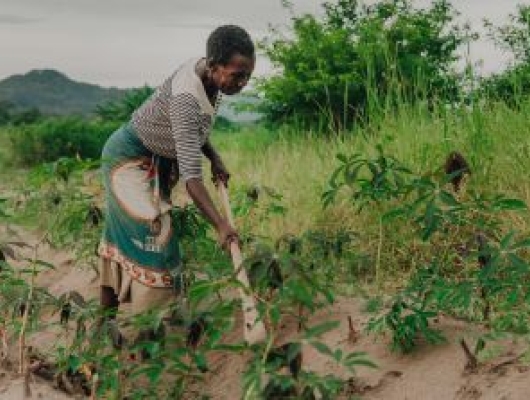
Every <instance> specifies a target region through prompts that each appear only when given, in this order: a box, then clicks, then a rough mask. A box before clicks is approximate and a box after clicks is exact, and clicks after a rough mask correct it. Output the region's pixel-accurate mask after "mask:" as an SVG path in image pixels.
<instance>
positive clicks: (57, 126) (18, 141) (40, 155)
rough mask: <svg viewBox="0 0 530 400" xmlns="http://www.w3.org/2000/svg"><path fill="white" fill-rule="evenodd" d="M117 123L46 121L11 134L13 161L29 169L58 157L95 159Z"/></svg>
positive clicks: (70, 120) (73, 119)
mask: <svg viewBox="0 0 530 400" xmlns="http://www.w3.org/2000/svg"><path fill="white" fill-rule="evenodd" d="M118 126H119V124H118V123H117V122H106V123H101V122H95V121H87V120H84V119H82V118H80V117H64V118H49V119H45V120H42V121H40V122H37V123H35V124H31V125H23V126H20V127H18V128H17V129H13V130H11V133H10V140H11V144H12V151H13V159H14V161H15V162H17V163H18V164H21V165H24V166H33V165H37V164H39V163H42V162H49V161H55V160H57V159H58V158H61V157H76V156H79V157H81V158H99V157H100V154H101V149H102V147H103V145H104V143H105V141H106V139H107V138H108V137H109V135H110V134H111V133H112V132H113V131H114V130H115V129H116V128H117V127H118Z"/></svg>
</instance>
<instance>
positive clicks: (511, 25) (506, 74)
mask: <svg viewBox="0 0 530 400" xmlns="http://www.w3.org/2000/svg"><path fill="white" fill-rule="evenodd" d="M486 27H487V28H488V29H489V36H490V38H491V39H492V40H493V41H494V42H495V44H496V45H497V47H499V48H500V49H502V50H504V51H506V52H508V53H509V54H511V55H512V56H513V64H512V65H511V66H510V67H509V68H508V69H506V70H505V71H503V72H501V73H499V74H495V75H493V76H491V77H490V78H487V79H485V80H484V81H483V85H482V88H483V90H484V91H485V92H486V93H487V94H488V95H489V96H490V97H492V98H495V99H498V100H502V101H505V102H507V103H508V104H511V105H514V104H517V103H518V99H520V98H521V97H522V96H527V95H528V94H529V93H530V6H528V5H519V6H518V8H517V12H516V13H515V14H512V15H510V18H509V22H508V23H506V24H504V25H501V26H495V25H493V24H492V23H491V22H486Z"/></svg>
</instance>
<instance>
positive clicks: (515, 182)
mask: <svg viewBox="0 0 530 400" xmlns="http://www.w3.org/2000/svg"><path fill="white" fill-rule="evenodd" d="M529 116H530V102H529V101H525V102H522V103H521V106H520V107H519V108H518V109H517V110H515V109H512V108H509V107H507V106H506V105H504V104H503V103H485V104H480V105H476V106H475V107H472V106H462V107H438V108H437V109H435V110H429V108H428V107H427V106H426V105H421V104H417V105H414V106H401V107H399V109H398V111H397V112H396V113H386V114H383V115H382V117H381V119H380V120H378V121H377V124H370V125H366V126H360V125H359V126H358V127H356V128H355V129H354V130H353V131H351V132H345V133H342V134H340V135H336V136H333V137H322V136H320V135H318V134H316V133H312V132H299V131H293V130H292V129H290V128H289V127H283V128H281V129H279V130H278V131H275V132H269V131H266V130H263V129H253V130H246V131H242V132H238V133H230V134H219V135H215V134H214V135H213V141H214V143H215V145H216V146H217V147H218V149H219V152H220V153H221V154H222V156H223V158H224V160H225V163H226V164H227V166H228V168H229V169H230V171H231V173H232V190H235V191H237V189H239V188H245V187H249V186H251V185H258V186H268V187H271V188H274V189H275V190H277V191H278V192H279V193H280V194H282V195H283V196H284V198H283V202H284V205H285V207H286V208H287V210H288V211H287V213H286V214H285V215H277V216H272V217H271V218H270V219H268V220H266V221H261V220H260V221H259V222H258V221H256V224H255V226H253V228H252V229H253V233H255V234H259V235H263V236H267V237H270V238H273V239H277V238H279V237H280V236H282V235H285V234H287V233H289V234H294V235H298V234H302V233H304V232H306V231H308V230H324V231H336V230H338V229H348V230H352V231H355V232H357V233H358V234H359V243H358V244H359V251H360V252H362V253H363V254H365V255H367V257H368V259H369V260H371V261H369V263H370V264H373V263H375V259H376V258H377V252H378V245H379V242H380V241H381V240H383V241H384V245H383V254H382V255H381V264H382V273H383V275H382V276H383V279H386V280H387V281H392V282H394V283H395V278H396V276H403V278H404V279H405V276H406V272H410V271H412V270H413V269H414V267H415V264H414V263H416V262H418V260H417V259H413V258H414V257H411V255H410V254H408V253H406V250H405V249H406V248H407V247H408V246H405V244H406V241H408V240H409V239H410V240H412V239H411V238H412V237H413V235H412V233H411V232H407V231H406V229H407V228H406V227H400V228H399V229H398V228H396V227H392V226H389V227H385V228H384V232H383V238H381V236H380V235H381V232H380V230H379V219H380V215H379V214H378V213H379V212H380V211H378V210H377V209H376V208H373V209H365V210H363V212H362V213H358V212H356V207H355V205H354V204H353V203H352V201H351V200H350V199H349V198H348V196H346V195H345V196H343V197H341V198H339V199H338V201H336V202H335V203H334V204H333V205H332V206H331V207H329V208H326V209H324V208H323V206H322V201H321V195H322V193H323V192H324V190H325V188H326V186H327V184H328V180H329V178H330V177H331V175H332V173H333V171H334V170H335V169H336V168H337V166H338V164H339V163H338V160H337V159H336V155H337V153H345V154H353V153H361V154H364V155H366V156H367V157H370V156H373V155H374V154H375V146H376V145H377V144H381V145H382V146H383V148H384V149H385V153H386V154H388V155H391V156H393V157H396V158H397V159H399V160H400V161H401V162H402V163H404V164H405V165H407V166H409V167H411V169H412V170H413V171H414V172H416V173H418V174H431V173H434V172H436V171H439V170H440V169H441V168H442V167H443V165H444V163H445V159H446V157H447V156H448V154H449V153H450V152H451V151H459V152H460V153H462V154H463V155H464V157H466V159H467V160H468V161H469V163H470V166H471V172H472V175H471V177H470V179H469V181H468V185H467V186H468V189H469V190H475V191H477V192H480V193H484V194H503V195H505V196H507V197H511V198H519V199H521V200H523V201H525V202H526V203H527V204H529V205H530V179H529V173H528V171H529V170H530V157H529V155H530V135H529V134H528V133H529V130H530V123H529V121H530V120H529ZM374 126H377V128H374ZM510 219H511V220H510V221H507V225H508V226H511V227H513V228H515V229H517V230H518V231H520V232H522V233H523V234H528V233H530V219H529V216H528V214H520V213H517V214H516V213H514V214H513V215H510ZM403 229H405V231H403ZM400 243H401V244H402V246H401V245H400ZM418 245H419V246H421V244H418ZM420 259H421V258H420ZM403 273H405V275H403Z"/></svg>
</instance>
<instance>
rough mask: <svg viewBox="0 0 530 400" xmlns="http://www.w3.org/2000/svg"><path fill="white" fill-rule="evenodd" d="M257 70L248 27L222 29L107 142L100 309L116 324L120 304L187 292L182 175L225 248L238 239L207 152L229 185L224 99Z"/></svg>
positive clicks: (136, 306)
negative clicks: (179, 211) (179, 196)
mask: <svg viewBox="0 0 530 400" xmlns="http://www.w3.org/2000/svg"><path fill="white" fill-rule="evenodd" d="M254 64H255V52H254V45H253V43H252V40H251V38H250V36H249V35H248V33H247V32H246V31H245V30H243V29H242V28H240V27H237V26H234V25H226V26H221V27H219V28H217V29H215V30H214V31H213V32H212V33H211V35H210V36H209V38H208V41H207V46H206V58H200V59H193V60H189V61H187V62H186V63H184V64H183V65H182V66H180V68H179V69H177V71H175V72H174V73H173V74H172V75H171V76H170V77H169V78H168V79H167V80H166V81H165V82H164V83H163V84H162V85H161V86H160V87H158V88H157V90H156V91H155V92H154V93H153V95H152V96H151V97H150V98H149V99H147V100H146V101H145V103H144V104H142V106H141V107H139V108H138V110H136V111H135V112H134V114H133V115H132V118H131V121H130V122H129V123H128V124H126V125H125V126H123V127H121V128H120V129H118V130H117V131H116V132H114V133H113V134H112V136H111V137H110V138H109V139H108V141H107V143H106V144H105V147H104V149H103V155H102V157H103V167H102V170H103V177H104V186H105V193H106V220H105V221H106V225H105V230H104V234H103V239H102V242H101V244H100V246H99V255H100V257H101V260H102V266H101V305H102V307H103V308H104V310H106V312H107V315H110V316H111V317H110V318H111V319H112V318H114V316H115V314H116V311H117V308H118V306H119V304H120V302H122V301H131V302H132V311H133V313H140V312H143V311H146V310H149V309H152V308H153V307H156V306H160V305H163V304H165V303H167V301H168V299H170V298H171V297H172V296H173V295H174V292H175V289H177V291H178V289H179V287H180V280H179V277H180V273H181V266H180V262H179V261H180V257H179V247H178V238H177V237H176V235H175V233H174V229H173V228H172V226H171V224H172V222H171V218H170V215H169V211H170V209H171V202H170V193H171V189H172V187H173V186H174V185H175V183H176V181H177V180H178V179H179V177H180V179H182V180H183V181H184V182H185V185H186V190H187V192H188V193H189V195H190V197H191V199H192V200H193V202H194V203H195V205H196V206H197V207H198V209H199V210H200V211H201V212H202V214H203V215H204V216H205V217H206V219H207V220H208V221H209V222H210V223H211V224H212V225H213V227H214V228H215V229H216V231H217V234H218V238H219V243H220V244H221V245H222V246H224V247H227V246H228V244H229V242H230V241H231V240H234V239H236V238H237V233H236V231H235V230H234V228H233V227H232V226H230V224H229V223H228V222H227V220H226V219H224V218H223V217H222V216H221V214H220V213H219V212H218V211H217V209H216V208H215V206H214V204H213V202H212V200H211V198H210V196H209V194H208V191H207V190H206V188H205V186H204V184H203V174H202V168H201V155H202V154H204V155H205V156H206V157H207V158H208V159H209V160H210V162H211V167H212V173H213V174H214V179H218V180H221V181H222V182H224V183H225V184H226V182H227V180H228V178H229V174H228V172H227V170H226V168H225V166H224V164H223V162H222V160H221V158H220V156H219V155H218V154H217V152H216V151H215V149H214V148H213V147H212V145H211V143H210V141H209V139H208V136H209V133H210V129H211V126H212V122H213V119H214V115H215V112H216V110H217V105H218V104H219V99H220V96H221V93H222V94H227V95H232V94H235V93H238V92H239V91H241V89H242V88H243V87H244V86H245V85H246V84H247V82H248V80H249V78H250V75H251V74H252V71H253V70H254Z"/></svg>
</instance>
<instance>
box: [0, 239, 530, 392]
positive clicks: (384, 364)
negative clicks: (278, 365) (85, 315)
mask: <svg viewBox="0 0 530 400" xmlns="http://www.w3.org/2000/svg"><path fill="white" fill-rule="evenodd" d="M40 258H42V259H44V260H46V261H49V262H51V263H52V264H54V265H56V266H57V268H56V269H55V270H48V271H46V272H43V273H42V274H41V275H40V276H39V281H38V284H39V285H40V286H42V287H45V288H47V289H48V290H49V292H51V293H52V294H54V295H60V294H62V293H64V292H66V291H69V290H76V291H78V292H79V293H80V294H82V295H83V296H84V297H85V298H93V297H96V296H97V293H98V283H97V280H96V279H95V274H94V272H92V271H89V270H87V269H79V268H77V267H75V266H73V265H72V264H73V263H72V260H71V257H70V256H69V255H68V254H67V253H64V252H57V251H52V250H50V249H49V248H43V249H42V252H41V254H40ZM362 306H363V304H362V301H361V300H359V299H355V298H351V299H347V298H340V299H338V300H337V301H336V303H335V304H334V305H333V306H332V307H329V308H327V309H325V310H322V311H321V312H319V313H318V314H317V315H315V316H314V317H313V319H312V322H313V323H316V322H323V321H326V320H338V321H340V322H341V326H340V329H337V330H335V331H333V332H330V333H328V334H327V335H325V336H324V337H323V339H324V340H323V342H324V343H326V344H327V345H328V346H330V347H331V348H341V349H343V351H344V352H351V351H363V352H366V353H367V354H368V358H369V359H370V360H371V361H373V362H375V363H376V364H377V365H378V368H377V369H370V368H359V369H358V371H357V375H356V376H350V375H348V373H347V372H346V371H343V370H341V369H340V368H338V367H337V366H336V365H334V364H333V363H332V362H331V361H330V360H328V359H326V358H325V357H324V356H322V355H321V354H320V353H318V352H317V351H316V350H314V349H313V348H305V349H303V362H304V368H307V369H312V370H314V371H316V372H320V373H326V374H327V373H335V374H337V375H339V376H342V377H344V378H347V379H349V381H348V382H349V383H348V385H347V387H345V388H344V394H343V395H342V396H341V398H344V399H349V398H363V399H368V400H376V399H377V400H425V399H429V400H446V399H459V400H464V399H466V400H475V399H484V400H486V399H487V400H500V399H503V400H524V399H528V398H530V394H529V393H530V379H529V378H530V367H528V366H527V365H526V364H525V363H523V362H522V361H521V360H520V359H519V358H518V357H517V356H518V355H520V354H521V352H522V350H524V347H523V345H522V343H517V342H516V341H515V340H513V341H511V340H505V341H504V342H502V343H499V344H498V345H497V347H496V348H495V349H493V348H492V349H490V350H491V353H492V354H495V356H493V355H492V356H491V357H490V358H488V360H487V361H484V362H483V363H482V364H481V365H480V366H479V368H478V369H477V370H476V371H473V372H469V371H466V370H465V365H466V362H467V360H466V357H465V355H464V352H463V351H462V348H461V347H460V345H459V340H460V339H461V338H466V340H467V342H468V343H470V344H474V343H475V337H476V336H477V335H478V334H479V333H480V328H479V327H474V326H470V325H469V324H466V323H464V322H461V321H455V320H453V319H450V318H444V317H442V318H440V319H439V321H438V322H437V325H438V328H439V329H440V330H442V332H443V333H444V335H445V336H446V337H447V339H448V342H447V343H446V344H443V345H438V346H428V345H420V346H419V347H418V349H417V350H415V351H414V352H413V353H412V354H406V355H404V354H399V353H393V352H391V351H390V350H389V346H388V338H384V337H381V338H374V337H373V336H367V335H366V334H365V333H363V328H364V326H365V324H366V322H367V320H368V318H369V316H368V315H367V314H365V313H363V312H362V311H361V310H362ZM348 316H350V317H351V318H352V320H353V323H354V326H355V328H356V329H357V330H358V331H359V337H358V339H357V341H356V342H355V343H352V342H351V341H350V340H349V338H348V335H349V328H348ZM237 318H240V316H237ZM236 325H237V324H236ZM239 325H240V324H239ZM283 333H284V335H285V337H284V338H283V339H285V340H288V338H289V336H290V335H293V334H294V329H290V328H286V329H285V332H283ZM241 335H242V332H241V331H239V330H237V331H234V332H232V333H231V334H230V337H228V338H227V341H232V340H233V341H236V340H238V339H239V338H240V337H241ZM55 340H60V339H59V338H58V337H57V336H56V334H55V333H54V332H53V331H48V332H40V333H38V334H36V335H34V336H33V337H31V338H30V344H31V345H34V346H35V347H37V348H39V347H45V346H51V345H53V343H54V341H55ZM11 346H12V347H13V348H14V349H13V351H14V350H16V343H13V342H11ZM12 356H13V357H11V358H12V359H13V360H16V357H14V354H13V355H12ZM245 361H246V360H245V357H244V356H236V355H226V354H221V355H218V356H216V357H213V358H211V359H210V360H209V364H210V372H209V373H207V374H206V375H205V380H204V382H203V383H202V384H201V391H202V392H203V393H205V394H208V395H210V396H211V398H212V399H224V400H234V399H238V398H240V397H241V382H240V379H241V372H242V371H243V370H244V367H245ZM15 367H16V365H13V364H12V363H9V362H7V363H4V364H3V365H2V366H1V367H0V399H2V400H4V399H5V400H8V399H9V400H10V399H23V398H25V395H24V379H23V378H22V377H20V376H18V374H17V373H16V371H15V370H16V368H15ZM30 388H31V392H32V397H31V398H36V399H46V400H48V399H50V400H51V399H68V398H72V397H69V396H67V395H66V394H64V393H62V392H60V391H57V390H55V389H53V387H52V385H51V383H49V382H46V381H44V380H41V379H38V378H34V379H30Z"/></svg>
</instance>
